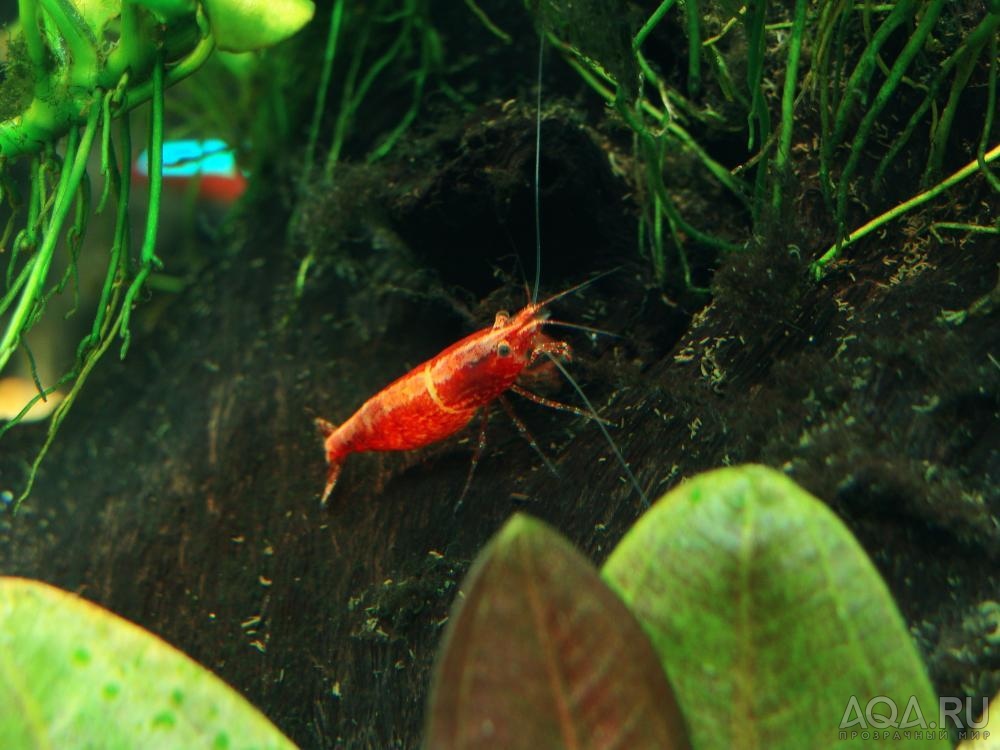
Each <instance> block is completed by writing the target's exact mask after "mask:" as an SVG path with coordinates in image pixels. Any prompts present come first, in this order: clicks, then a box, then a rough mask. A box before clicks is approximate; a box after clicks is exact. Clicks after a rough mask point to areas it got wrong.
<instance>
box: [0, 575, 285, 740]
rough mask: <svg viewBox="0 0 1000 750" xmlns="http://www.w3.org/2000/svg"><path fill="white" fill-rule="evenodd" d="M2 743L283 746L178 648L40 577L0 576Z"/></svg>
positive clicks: (269, 726)
mask: <svg viewBox="0 0 1000 750" xmlns="http://www.w3.org/2000/svg"><path fill="white" fill-rule="evenodd" d="M0 737H2V738H3V748H4V750H29V748H30V749H31V750H36V748H37V749H45V748H53V749H56V748H58V749H59V750H74V748H102V750H132V749H133V748H135V749H138V748H142V750H157V749H158V748H163V750H166V749H167V748H171V749H175V748H205V750H266V749H270V750H291V749H293V748H294V747H295V745H293V744H292V743H291V742H290V741H289V740H288V739H287V738H286V737H285V736H284V735H283V734H282V733H281V732H279V731H278V730H277V729H276V728H275V727H274V725H272V724H271V723H270V722H268V720H267V719H266V718H264V716H263V715H262V714H261V713H260V712H258V711H257V709H255V708H254V707H253V706H251V705H250V704H249V703H247V701H246V700H244V699H243V698H242V697H241V696H240V695H238V694H237V693H236V692H235V691H234V690H233V689H232V688H230V687H228V686H227V685H226V684H225V683H224V682H222V680H220V679H219V678H217V677H215V676H214V675H213V674H211V673H210V672H208V671H207V670H206V669H204V668H203V667H200V666H199V665H198V664H196V663H195V662H193V661H192V660H191V659H189V658H188V657H186V656H185V655H184V654H182V653H181V652H180V651H178V650H176V649H175V648H173V647H172V646H169V645H168V644H166V643H164V642H163V641H162V640H160V639H159V638H157V637H156V636H154V635H152V634H151V633H149V632H147V631H145V630H143V629H142V628H140V627H138V626H136V625H133V624H132V623H130V622H127V621H126V620H123V619H121V618H120V617H118V616H116V615H114V614H111V613H110V612H108V611H107V610H104V609H101V608H100V607H98V606H96V605H94V604H91V603H89V602H87V601H84V600H83V599H81V598H79V597H77V596H74V595H72V594H69V593H67V592H65V591H61V590H59V589H57V588H54V587H52V586H49V585H48V584H44V583H40V582H38V581H29V580H26V579H23V578H6V577H0Z"/></svg>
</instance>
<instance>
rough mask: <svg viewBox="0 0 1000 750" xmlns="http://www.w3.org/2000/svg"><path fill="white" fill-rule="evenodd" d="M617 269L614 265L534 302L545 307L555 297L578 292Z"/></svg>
mask: <svg viewBox="0 0 1000 750" xmlns="http://www.w3.org/2000/svg"><path fill="white" fill-rule="evenodd" d="M619 270H621V266H616V267H615V268H611V269H609V270H607V271H602V272H601V273H599V274H597V275H596V276H591V277H590V278H589V279H587V280H586V281H581V282H580V283H579V284H577V285H576V286H571V287H570V288H569V289H563V290H562V291H561V292H557V293H556V294H553V295H552V296H551V297H548V298H547V299H544V300H542V301H541V302H536V303H534V304H536V305H537V306H538V307H539V308H541V307H545V306H546V305H549V304H551V303H553V302H555V301H556V300H557V299H562V298H563V297H565V296H567V295H570V294H573V293H574V292H579V291H580V290H581V289H585V288H586V287H588V286H590V285H591V284H593V283H594V282H595V281H600V280H601V279H603V278H604V277H605V276H610V275H611V274H613V273H616V272H617V271H619Z"/></svg>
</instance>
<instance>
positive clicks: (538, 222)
mask: <svg viewBox="0 0 1000 750" xmlns="http://www.w3.org/2000/svg"><path fill="white" fill-rule="evenodd" d="M544 51H545V34H544V33H543V32H542V31H539V32H538V87H537V89H536V92H535V289H534V291H533V292H532V294H531V301H532V302H533V303H534V302H537V301H538V287H539V286H540V285H541V282H542V194H541V188H540V187H539V182H540V181H541V172H542V53H543V52H544Z"/></svg>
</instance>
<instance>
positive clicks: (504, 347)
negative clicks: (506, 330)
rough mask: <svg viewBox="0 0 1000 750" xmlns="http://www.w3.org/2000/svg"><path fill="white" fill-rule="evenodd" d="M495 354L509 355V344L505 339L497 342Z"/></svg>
mask: <svg viewBox="0 0 1000 750" xmlns="http://www.w3.org/2000/svg"><path fill="white" fill-rule="evenodd" d="M497 354H498V355H500V356H501V357H509V356H510V344H508V343H507V342H506V341H501V342H500V343H499V344H497Z"/></svg>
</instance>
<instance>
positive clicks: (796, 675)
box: [603, 466, 949, 750]
mask: <svg viewBox="0 0 1000 750" xmlns="http://www.w3.org/2000/svg"><path fill="white" fill-rule="evenodd" d="M603 575H604V578H605V580H606V581H608V583H609V584H611V586H612V587H613V588H614V589H615V590H617V591H618V592H619V594H620V595H621V597H622V598H623V599H624V601H625V602H626V604H628V606H629V607H630V608H631V610H632V612H633V613H635V615H636V616H637V617H638V619H639V621H640V622H641V623H642V625H643V627H644V628H645V630H646V632H647V633H648V634H649V636H650V638H651V639H652V641H653V645H654V647H655V648H656V650H657V651H658V652H659V655H660V661H661V662H662V663H663V665H664V667H665V669H666V670H667V674H668V675H669V676H670V680H671V683H672V684H673V685H674V688H675V690H676V692H677V697H678V700H679V702H680V705H681V710H682V712H683V713H684V717H685V719H686V720H687V722H688V726H689V728H690V731H691V740H692V744H693V745H694V746H695V747H697V748H698V749H699V750H712V749H713V748H731V747H739V748H749V749H752V748H767V749H768V750H780V749H781V748H788V750H801V748H812V749H816V748H827V747H830V748H833V747H835V748H837V749H838V750H843V749H844V748H855V747H865V748H870V747H887V748H888V747H891V748H893V749H894V750H902V749H903V748H918V747H919V748H923V749H924V750H926V749H927V748H945V747H948V746H949V745H948V743H947V741H946V740H943V739H938V738H937V735H936V734H935V735H934V737H935V739H933V740H931V739H927V738H921V739H913V738H907V737H901V738H900V737H895V736H893V733H892V732H889V736H887V737H885V738H884V739H882V738H881V737H880V738H879V739H870V738H869V739H863V738H862V736H861V735H862V732H861V730H862V726H861V725H860V724H858V723H856V722H855V723H853V724H852V725H851V726H849V727H845V728H844V730H843V731H846V732H848V735H847V738H846V739H840V734H839V733H840V731H842V730H841V724H842V723H843V722H844V721H845V719H846V722H847V723H850V722H852V721H855V720H856V719H857V718H858V712H857V711H854V710H850V711H849V710H848V709H849V707H850V706H851V699H852V696H853V697H854V698H855V699H856V701H857V706H858V708H859V709H860V714H861V719H862V721H865V722H866V723H868V720H867V718H866V717H865V716H864V711H865V708H866V707H867V705H868V703H869V701H870V700H871V699H872V698H875V697H877V696H885V697H887V698H891V699H892V700H894V701H895V702H896V707H897V710H898V713H899V716H898V718H897V721H901V720H902V719H903V718H904V716H905V709H906V707H907V704H908V702H909V699H910V696H915V699H916V705H917V706H918V707H919V709H920V711H921V713H922V716H923V718H924V720H925V721H926V722H928V724H927V726H929V723H930V722H932V721H933V722H937V720H938V715H937V714H938V702H937V697H936V696H935V695H934V693H933V691H932V689H931V685H930V682H929V680H928V678H927V674H926V671H925V669H924V665H923V664H922V662H921V660H920V657H919V655H918V654H917V651H916V649H915V648H914V645H913V643H912V642H911V640H910V636H909V633H908V632H907V629H906V625H905V624H904V622H903V619H902V617H901V616H900V614H899V612H898V610H897V609H896V606H895V603H894V602H893V599H892V596H891V595H890V593H889V591H888V589H887V588H886V586H885V583H884V582H883V581H882V579H881V577H880V576H879V574H878V572H877V571H876V570H875V567H874V566H873V565H872V563H871V561H870V560H869V559H868V557H867V555H865V553H864V551H863V550H862V549H861V547H860V545H859V544H858V543H857V541H856V540H855V539H854V537H853V536H852V535H851V533H850V532H849V531H848V530H847V528H846V527H844V525H843V524H842V523H841V522H840V520H839V519H838V518H837V517H836V516H835V515H834V514H833V513H832V512H831V511H830V510H829V509H828V508H827V507H826V506H825V505H824V504H823V503H822V502H820V501H819V500H817V499H816V498H814V497H813V496H812V495H810V494H809V493H807V492H805V491H804V490H803V489H801V488H800V487H799V486H798V485H796V484H795V483H794V482H792V481H791V480H789V479H787V478H786V477H784V476H783V475H782V474H780V473H779V472H777V471H774V470H772V469H768V468H766V467H763V466H741V467H734V468H727V469H719V470H717V471H712V472H708V473H705V474H701V475H699V476H697V477H694V478H693V479H691V480H690V481H687V482H685V483H683V484H681V485H680V486H679V487H677V488H676V489H674V490H673V491H671V492H669V493H667V494H666V495H665V496H664V497H663V498H661V499H660V501H659V502H657V503H656V504H655V505H654V506H653V507H652V508H651V509H650V510H649V511H648V512H647V513H646V514H645V515H644V516H643V517H642V518H641V519H640V520H639V521H638V523H637V524H636V525H635V526H634V527H633V528H632V529H631V530H630V531H629V532H628V533H627V534H626V535H625V537H624V538H623V539H622V541H621V543H620V544H619V545H618V547H617V548H616V549H615V550H614V552H613V553H612V554H611V556H610V557H609V558H608V561H607V563H606V564H605V566H604V570H603ZM872 713H873V715H875V714H878V715H875V716H874V719H875V722H877V723H882V721H883V720H882V719H881V718H880V716H879V715H886V714H888V713H889V709H888V706H887V705H885V704H884V703H882V704H880V705H877V706H875V708H874V710H873V712H872ZM909 718H914V717H913V715H912V714H911V716H910V717H909ZM868 726H869V729H872V728H873V725H872V724H871V723H868ZM916 728H917V729H919V728H920V727H919V725H918V726H916ZM852 730H858V734H857V736H854V735H852V734H851V732H852Z"/></svg>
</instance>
